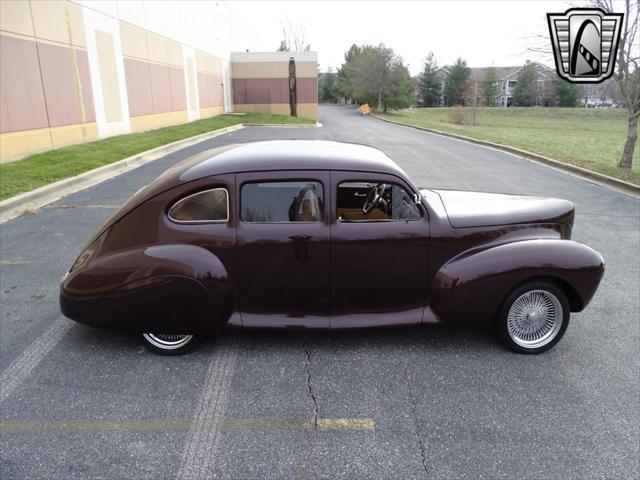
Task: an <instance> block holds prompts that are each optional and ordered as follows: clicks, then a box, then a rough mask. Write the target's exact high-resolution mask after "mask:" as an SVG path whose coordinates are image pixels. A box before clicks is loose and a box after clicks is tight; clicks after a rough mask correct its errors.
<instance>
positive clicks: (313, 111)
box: [233, 103, 318, 120]
mask: <svg viewBox="0 0 640 480" xmlns="http://www.w3.org/2000/svg"><path fill="white" fill-rule="evenodd" d="M233 110H234V111H235V112H240V113H268V114H272V115H287V116H288V115H289V113H290V110H289V104H288V103H267V104H265V103H257V104H256V103H253V104H252V103H248V104H244V105H235V106H234V109H233ZM297 110H298V117H300V118H307V119H309V120H317V119H318V104H317V103H299V104H298V109H297Z"/></svg>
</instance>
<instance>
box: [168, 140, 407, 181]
mask: <svg viewBox="0 0 640 480" xmlns="http://www.w3.org/2000/svg"><path fill="white" fill-rule="evenodd" d="M198 159H199V161H197V162H189V164H185V167H186V168H185V169H184V171H182V172H180V174H179V178H180V180H182V181H191V180H196V179H198V178H203V177H208V176H212V175H220V174H223V173H241V172H254V171H274V170H355V171H367V172H379V173H390V174H394V175H400V176H402V177H405V174H404V172H403V171H402V169H400V167H398V165H396V163H395V162H394V161H393V160H391V159H390V158H389V157H388V156H387V155H385V154H384V153H383V152H381V151H380V150H378V149H376V148H373V147H369V146H365V145H358V144H354V143H342V142H333V141H326V140H271V141H264V142H252V143H245V144H236V145H232V146H226V147H221V148H218V149H214V150H210V151H208V152H203V154H200V155H198Z"/></svg>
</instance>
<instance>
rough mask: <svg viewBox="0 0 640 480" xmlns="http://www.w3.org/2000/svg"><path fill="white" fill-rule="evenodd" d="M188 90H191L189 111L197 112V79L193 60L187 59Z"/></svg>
mask: <svg viewBox="0 0 640 480" xmlns="http://www.w3.org/2000/svg"><path fill="white" fill-rule="evenodd" d="M187 88H188V89H189V110H191V111H193V110H197V109H198V106H197V105H196V79H195V78H194V76H193V58H191V57H187Z"/></svg>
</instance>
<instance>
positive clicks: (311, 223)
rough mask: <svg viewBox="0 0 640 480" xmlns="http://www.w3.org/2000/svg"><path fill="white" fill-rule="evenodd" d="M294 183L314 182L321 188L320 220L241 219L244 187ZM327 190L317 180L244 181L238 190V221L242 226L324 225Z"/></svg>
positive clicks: (320, 181) (322, 183) (321, 182)
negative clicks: (256, 184) (267, 220)
mask: <svg viewBox="0 0 640 480" xmlns="http://www.w3.org/2000/svg"><path fill="white" fill-rule="evenodd" d="M296 182H314V183H319V184H320V186H321V187H322V219H321V220H316V221H305V222H291V221H288V222H248V221H246V220H244V219H243V218H242V189H243V188H244V187H245V185H249V184H255V183H296ZM326 191H327V189H326V188H325V185H324V182H323V181H322V180H320V179H317V178H306V177H305V178H282V179H269V180H246V181H244V182H242V184H241V185H240V188H239V190H238V200H239V208H238V221H239V222H240V223H243V224H244V225H319V224H324V223H325V222H326V218H327V213H326V210H327V205H326V202H325V197H326V195H325V193H326Z"/></svg>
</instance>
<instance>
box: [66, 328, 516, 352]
mask: <svg viewBox="0 0 640 480" xmlns="http://www.w3.org/2000/svg"><path fill="white" fill-rule="evenodd" d="M229 341H233V342H234V343H235V344H236V345H237V346H238V347H239V348H240V351H241V352H242V351H244V350H247V351H249V350H253V351H255V350H258V351H260V350H263V351H274V350H277V351H283V352H287V351H291V350H299V349H300V347H301V346H308V347H309V348H313V349H314V350H327V351H329V350H340V351H341V352H342V353H344V352H348V351H350V350H351V351H353V352H362V351H363V350H373V351H375V350H381V349H384V350H393V349H398V350H400V351H404V352H409V351H416V352H418V351H420V352H432V353H433V352H454V351H457V352H460V351H465V350H468V351H474V352H479V351H487V352H493V353H495V352H496V351H504V348H503V347H502V346H501V345H500V344H499V342H498V339H497V337H496V336H495V335H494V333H493V331H492V330H491V329H490V328H481V327H473V328H461V327H430V328H423V327H402V328H398V327H395V328H394V327H387V328H369V329H361V330H345V331H287V330H282V331H274V330H264V331H262V330H253V331H245V332H227V333H225V334H224V335H222V336H220V337H202V338H200V339H199V342H198V344H197V346H196V348H195V349H194V350H193V351H192V352H190V353H198V354H199V355H206V354H208V353H213V352H214V351H215V350H216V348H217V346H218V345H219V344H220V342H229ZM67 342H71V343H73V344H74V347H77V348H80V349H86V348H87V347H88V346H89V347H91V348H99V349H100V350H107V351H118V350H120V351H122V352H125V351H128V352H131V351H136V352H137V353H140V351H141V350H143V349H144V341H143V340H142V337H141V335H140V334H138V333H132V332H122V331H112V330H101V329H96V328H91V327H87V326H84V325H76V326H75V328H73V329H72V330H71V332H70V335H68V338H67ZM69 346H71V345H69ZM149 354H151V353H149ZM187 355H189V354H187Z"/></svg>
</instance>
